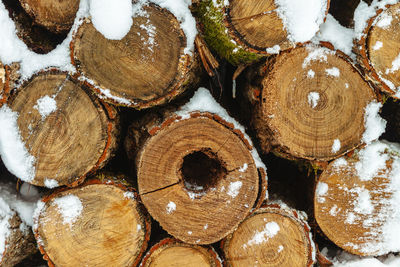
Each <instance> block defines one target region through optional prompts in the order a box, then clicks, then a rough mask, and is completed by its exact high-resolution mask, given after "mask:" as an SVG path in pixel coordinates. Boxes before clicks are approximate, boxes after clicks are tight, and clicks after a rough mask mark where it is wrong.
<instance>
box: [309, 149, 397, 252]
mask: <svg viewBox="0 0 400 267" xmlns="http://www.w3.org/2000/svg"><path fill="white" fill-rule="evenodd" d="M399 155H400V147H399V145H398V144H395V143H388V142H383V141H382V142H381V141H377V142H374V143H372V144H370V145H368V146H367V147H365V148H363V149H361V150H357V151H356V152H355V153H354V154H353V155H352V156H350V157H342V158H339V159H337V160H335V161H333V162H332V163H330V164H329V165H328V167H327V168H326V170H324V171H323V172H322V174H321V176H320V177H319V180H318V183H317V186H316V190H315V194H314V214H315V219H316V221H317V223H318V225H319V227H320V228H321V230H322V232H323V234H324V235H325V236H326V237H328V238H329V239H330V240H331V241H332V242H334V243H335V244H336V245H337V246H339V247H341V248H343V249H344V250H346V251H348V252H350V253H352V254H356V255H361V256H378V255H384V254H387V253H389V252H398V251H400V246H399V242H398V240H399V238H400V235H399V233H398V230H397V229H399V228H398V225H399V222H400V215H399V210H398V199H399V198H398V197H399V195H400V187H399V184H398V178H399V177H400V176H399V175H400V174H399V169H398V166H399V164H400V157H399Z"/></svg>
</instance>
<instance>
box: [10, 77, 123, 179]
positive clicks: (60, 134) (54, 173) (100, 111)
mask: <svg viewBox="0 0 400 267" xmlns="http://www.w3.org/2000/svg"><path fill="white" fill-rule="evenodd" d="M49 101H50V104H52V105H53V106H52V105H50V106H49V105H48V102H49ZM46 102H47V103H46ZM8 104H9V107H10V108H11V109H12V110H13V111H16V112H18V113H19V117H18V121H17V124H18V127H19V131H20V134H21V137H22V141H23V142H24V144H25V147H26V149H27V150H28V152H29V153H30V154H31V155H32V156H34V157H35V159H36V161H35V165H34V166H35V175H34V177H33V180H32V181H30V183H32V184H34V185H38V186H45V185H48V184H47V183H49V182H51V181H50V180H48V179H49V178H51V179H53V180H55V181H53V185H58V186H61V185H70V186H74V185H76V184H78V183H80V182H82V180H83V179H84V177H85V176H86V175H87V174H88V173H90V172H93V171H95V170H97V169H99V168H101V167H102V166H104V165H105V163H106V162H107V160H108V159H109V158H110V157H111V155H112V154H113V153H114V151H115V149H116V146H117V143H116V139H117V134H118V129H117V125H118V117H117V114H116V111H115V110H114V109H113V108H112V107H110V106H108V105H105V104H103V103H102V102H101V101H100V100H98V99H95V98H94V97H93V96H92V95H91V94H90V93H89V92H88V90H87V88H85V87H84V86H82V84H81V83H79V82H77V81H75V80H74V79H73V78H71V77H70V76H69V75H67V74H66V73H62V72H59V71H57V70H51V71H47V72H41V73H38V74H36V75H34V76H33V77H32V78H31V79H30V80H28V81H26V82H25V83H23V84H22V85H21V87H20V88H18V90H17V91H16V93H15V94H14V95H13V96H12V97H11V98H10V101H9V103H8ZM48 108H50V110H48V111H46V109H48ZM55 182H56V183H55Z"/></svg>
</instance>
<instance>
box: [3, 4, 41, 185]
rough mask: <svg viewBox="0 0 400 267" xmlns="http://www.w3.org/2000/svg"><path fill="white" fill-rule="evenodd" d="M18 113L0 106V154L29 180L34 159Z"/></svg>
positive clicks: (12, 170) (13, 171)
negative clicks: (25, 138) (22, 132)
mask: <svg viewBox="0 0 400 267" xmlns="http://www.w3.org/2000/svg"><path fill="white" fill-rule="evenodd" d="M0 5H1V3H0ZM0 43H1V42H0ZM18 115H19V114H18V113H17V112H14V111H12V110H11V109H10V108H9V107H8V106H7V105H3V106H2V107H1V108H0V125H1V127H0V155H1V159H2V160H3V163H4V165H5V166H6V167H7V169H8V170H9V171H10V172H11V173H12V174H14V175H15V176H16V177H18V178H19V179H21V180H23V181H25V182H30V181H32V180H33V178H34V177H35V166H34V164H35V161H36V159H35V157H33V156H32V155H30V154H29V152H28V150H27V149H26V147H25V144H24V143H23V141H22V137H21V135H20V132H19V128H18V123H17V119H18Z"/></svg>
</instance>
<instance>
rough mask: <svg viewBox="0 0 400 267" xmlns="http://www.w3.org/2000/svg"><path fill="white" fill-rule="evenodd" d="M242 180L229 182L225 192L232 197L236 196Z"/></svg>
mask: <svg viewBox="0 0 400 267" xmlns="http://www.w3.org/2000/svg"><path fill="white" fill-rule="evenodd" d="M242 185H243V183H242V181H236V182H231V183H230V184H229V187H228V192H227V194H228V195H229V196H231V197H232V198H235V197H237V195H239V191H240V188H242Z"/></svg>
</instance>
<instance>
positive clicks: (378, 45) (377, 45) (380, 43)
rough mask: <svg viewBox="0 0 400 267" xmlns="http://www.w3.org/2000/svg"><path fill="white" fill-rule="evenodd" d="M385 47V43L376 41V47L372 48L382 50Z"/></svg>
mask: <svg viewBox="0 0 400 267" xmlns="http://www.w3.org/2000/svg"><path fill="white" fill-rule="evenodd" d="M382 46H383V43H382V42H381V41H376V43H375V44H374V46H373V47H372V49H373V50H379V49H381V48H382Z"/></svg>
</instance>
